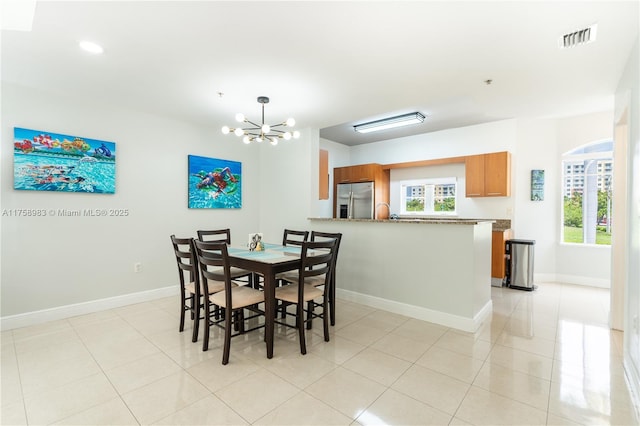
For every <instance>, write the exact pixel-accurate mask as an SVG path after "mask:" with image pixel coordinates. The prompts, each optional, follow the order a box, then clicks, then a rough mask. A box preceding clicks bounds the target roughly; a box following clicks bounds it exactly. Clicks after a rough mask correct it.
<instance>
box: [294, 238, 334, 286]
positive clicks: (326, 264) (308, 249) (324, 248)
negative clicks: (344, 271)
mask: <svg viewBox="0 0 640 426" xmlns="http://www.w3.org/2000/svg"><path fill="white" fill-rule="evenodd" d="M336 244H337V240H336V239H328V240H325V241H307V242H303V243H302V249H301V253H300V257H301V264H300V269H299V272H298V273H299V274H300V277H299V280H300V281H299V282H304V279H305V278H307V277H313V276H316V275H323V274H325V276H326V277H327V281H326V282H325V293H327V292H328V287H329V286H330V285H331V282H332V281H333V280H331V279H329V278H328V277H331V275H332V273H333V268H334V266H335V255H336ZM301 287H302V286H301Z"/></svg>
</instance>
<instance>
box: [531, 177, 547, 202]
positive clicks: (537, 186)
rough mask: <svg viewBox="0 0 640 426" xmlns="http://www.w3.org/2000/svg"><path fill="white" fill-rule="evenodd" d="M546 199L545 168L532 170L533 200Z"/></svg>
mask: <svg viewBox="0 0 640 426" xmlns="http://www.w3.org/2000/svg"><path fill="white" fill-rule="evenodd" d="M543 200H544V170H531V201H543Z"/></svg>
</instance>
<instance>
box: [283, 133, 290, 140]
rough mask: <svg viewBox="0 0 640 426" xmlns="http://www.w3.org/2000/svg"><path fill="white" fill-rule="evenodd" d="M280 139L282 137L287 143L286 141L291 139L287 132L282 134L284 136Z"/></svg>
mask: <svg viewBox="0 0 640 426" xmlns="http://www.w3.org/2000/svg"><path fill="white" fill-rule="evenodd" d="M282 137H283V138H284V139H285V140H287V141H288V140H289V139H291V133H289V132H284V134H283V135H282Z"/></svg>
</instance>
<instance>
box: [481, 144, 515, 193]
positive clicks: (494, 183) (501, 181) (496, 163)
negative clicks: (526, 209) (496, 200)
mask: <svg viewBox="0 0 640 426" xmlns="http://www.w3.org/2000/svg"><path fill="white" fill-rule="evenodd" d="M484 171H485V175H484V195H485V196H487V197H508V196H510V195H511V156H510V155H509V153H508V152H494V153H491V154H485V155H484Z"/></svg>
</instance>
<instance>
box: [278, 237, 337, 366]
mask: <svg viewBox="0 0 640 426" xmlns="http://www.w3.org/2000/svg"><path fill="white" fill-rule="evenodd" d="M335 250H336V240H335V239H329V240H326V241H315V242H311V241H308V242H303V243H302V247H301V253H300V260H301V262H300V268H299V269H298V271H297V275H296V274H293V275H289V276H287V278H285V280H286V282H289V283H290V284H288V285H285V286H282V287H278V288H276V290H275V297H276V301H281V302H282V303H284V304H286V305H296V311H295V314H291V313H289V312H286V310H285V313H286V315H295V318H296V324H295V328H297V329H298V336H299V340H300V353H301V354H303V355H304V354H306V353H307V346H306V341H305V324H311V323H312V321H313V320H314V319H315V318H322V322H323V327H324V340H325V342H328V341H329V315H328V295H329V294H330V291H331V279H330V277H331V273H332V270H333V266H334V264H335V262H334V260H333V259H334V256H335ZM316 299H322V302H319V303H318V304H317V306H321V307H322V311H321V312H320V313H317V312H316V311H315V309H314V308H315V306H316V305H315V304H314V300H316ZM305 305H306V308H305ZM305 314H306V317H305ZM280 324H282V325H285V326H291V325H290V324H287V323H286V322H280Z"/></svg>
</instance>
